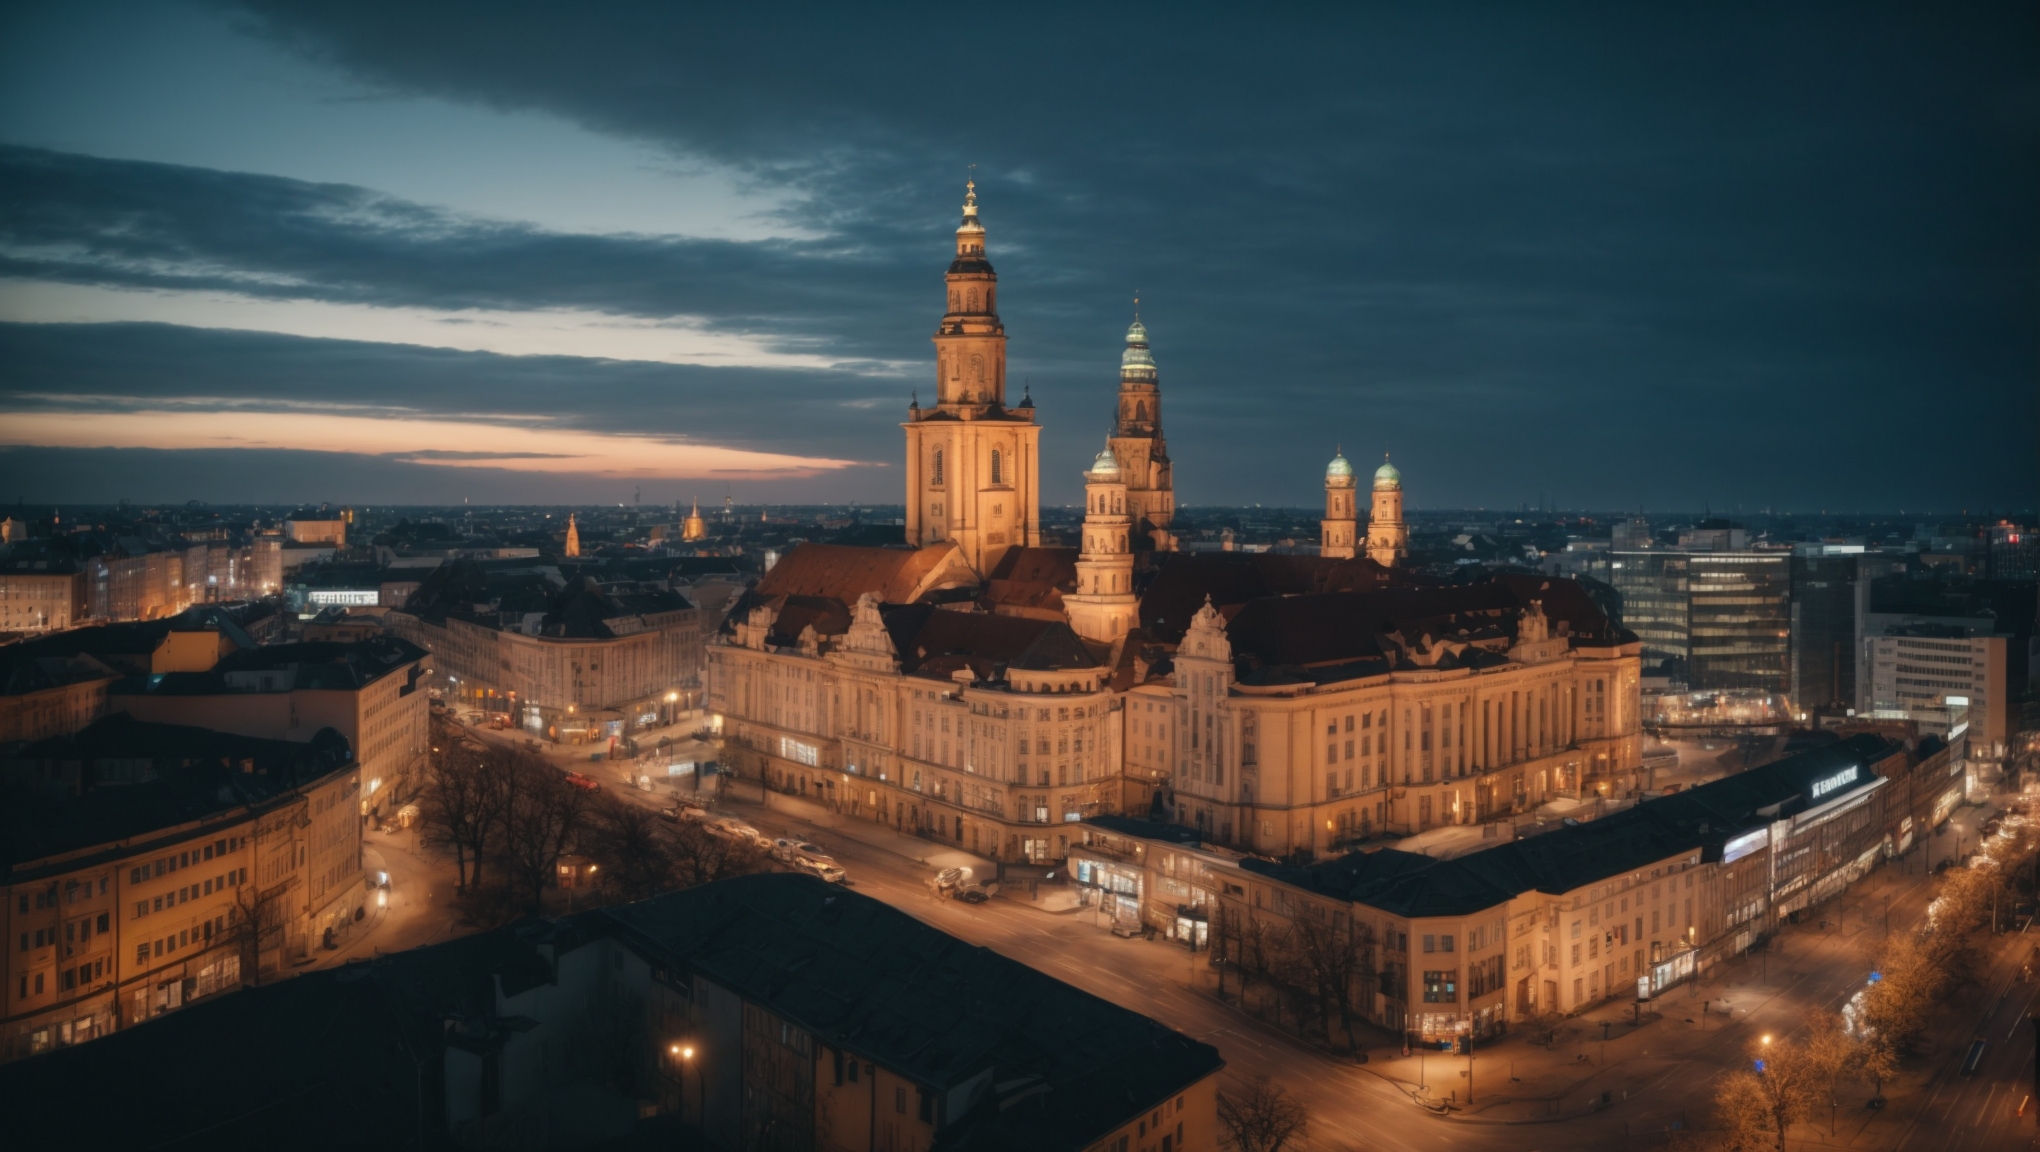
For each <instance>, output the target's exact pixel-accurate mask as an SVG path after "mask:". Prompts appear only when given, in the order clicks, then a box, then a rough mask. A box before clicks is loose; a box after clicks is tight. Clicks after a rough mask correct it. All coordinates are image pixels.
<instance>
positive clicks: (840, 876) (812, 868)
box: [794, 857, 850, 884]
mask: <svg viewBox="0 0 2040 1152" xmlns="http://www.w3.org/2000/svg"><path fill="white" fill-rule="evenodd" d="M794 867H796V868H799V869H800V870H801V871H803V872H810V873H813V874H814V875H816V876H819V877H821V878H822V879H823V880H824V881H827V882H828V883H830V884H848V883H849V882H850V874H849V873H848V872H845V871H843V866H842V865H840V864H837V863H836V862H835V861H833V860H815V859H810V858H807V857H802V858H801V859H798V860H796V861H794Z"/></svg>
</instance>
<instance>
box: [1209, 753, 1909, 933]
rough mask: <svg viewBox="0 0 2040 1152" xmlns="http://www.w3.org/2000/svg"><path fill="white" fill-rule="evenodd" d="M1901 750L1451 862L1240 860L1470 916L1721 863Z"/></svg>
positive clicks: (1309, 885)
mask: <svg viewBox="0 0 2040 1152" xmlns="http://www.w3.org/2000/svg"><path fill="white" fill-rule="evenodd" d="M1904 754H1905V753H1904V749H1903V748H1901V747H1900V746H1899V745H1897V744H1894V743H1892V742H1890V741H1888V740H1885V739H1883V738H1882V737H1879V736H1875V735H1869V734H1864V735H1858V736H1852V737H1850V738H1848V739H1846V740H1841V741H1837V742H1835V743H1832V744H1827V745H1824V746H1822V747H1819V748H1814V749H1810V750H1808V751H1805V752H1801V753H1799V754H1798V755H1795V756H1789V757H1786V758H1785V759H1783V760H1779V761H1776V762H1774V763H1771V764H1766V765H1764V766H1762V767H1758V768H1752V769H1750V770H1749V771H1747V772H1742V773H1738V774H1737V775H1734V776H1729V777H1726V778H1724V779H1721V780H1716V781H1713V782H1711V783H1708V784H1702V785H1700V786H1699V787H1697V788H1694V789H1692V790H1691V791H1687V792H1679V793H1675V794H1673V795H1671V796H1665V797H1660V798H1658V799H1654V800H1646V801H1644V802H1643V803H1641V804H1638V805H1636V806H1635V807H1633V808H1627V809H1624V810H1623V811H1621V812H1618V813H1616V814H1614V815H1612V816H1607V817H1603V818H1602V819H1599V820H1593V821H1588V822H1586V823H1583V824H1573V825H1567V826H1565V827H1562V828H1559V829H1557V830H1556V831H1552V832H1547V833H1545V834H1544V835H1542V836H1534V837H1531V838H1529V839H1527V840H1517V841H1514V842H1512V843H1508V844H1500V845H1497V846H1495V847H1493V848H1487V849H1483V850H1482V851H1479V852H1474V853H1470V854H1468V855H1465V856H1459V857H1456V858H1454V859H1450V860H1436V859H1433V858H1432V857H1429V856H1419V855H1416V854H1414V853H1409V852H1399V851H1396V850H1395V849H1383V850H1380V851H1376V852H1365V853H1352V854H1349V855H1346V856H1340V857H1335V858H1333V859H1330V860H1324V861H1320V862H1318V863H1316V864H1311V865H1307V866H1302V867H1298V866H1293V865H1284V864H1274V863H1270V862H1268V861H1264V860H1253V859H1248V860H1244V861H1242V862H1241V864H1240V866H1241V867H1242V868H1245V869H1247V870H1249V871H1253V872H1259V873H1261V874H1263V875H1266V876H1269V877H1271V878H1274V879H1277V880H1281V881H1282V882H1284V883H1287V884H1292V885H1294V886H1296V887H1299V888H1303V889H1306V890H1308V891H1312V892H1322V893H1324V894H1326V895H1329V896H1335V897H1337V898H1339V899H1343V900H1350V901H1353V902H1356V903H1361V904H1366V905H1368V906H1369V907H1373V908H1379V909H1381V910H1383V911H1385V912H1393V913H1396V914H1398V915H1402V916H1409V917H1425V916H1464V915H1470V914H1472V913H1475V912H1479V911H1481V910H1483V909H1486V908H1492V907H1494V906H1495V905H1497V904H1500V903H1502V902H1503V901H1506V900H1508V899H1511V898H1513V897H1515V896H1519V895H1521V894H1522V893H1524V892H1529V891H1533V890H1534V891H1538V892H1544V893H1547V894H1551V895H1558V894H1561V893H1565V892H1571V891H1573V890H1575V889H1578V888H1580V887H1582V886H1584V885H1588V884H1593V883H1595V882H1597V881H1601V880H1606V879H1608V878H1610V877H1613V876H1619V875H1622V874H1623V873H1625V872H1633V871H1636V870H1637V869H1639V868H1642V867H1645V866H1647V865H1649V864H1652V863H1655V862H1657V861H1660V860H1664V859H1666V858H1668V857H1671V856H1675V855H1678V854H1679V853H1682V852H1691V851H1698V852H1700V853H1701V856H1702V859H1706V860H1719V859H1720V858H1721V853H1722V848H1723V846H1724V845H1725V844H1726V843H1727V842H1728V841H1729V840H1730V839H1731V838H1733V837H1734V836H1735V835H1737V834H1738V833H1739V832H1741V831H1744V830H1746V829H1750V828H1754V827H1757V826H1761V825H1766V824H1769V823H1770V822H1771V821H1773V820H1777V819H1781V818H1785V817H1790V816H1793V815H1796V814H1797V813H1799V812H1803V811H1805V810H1806V809H1807V808H1809V807H1812V806H1814V804H1815V798H1814V797H1813V796H1812V795H1811V792H1812V786H1813V784H1814V782H1815V781H1825V780H1829V779H1831V778H1832V777H1833V776H1834V775H1835V774H1836V773H1837V772H1840V771H1843V770H1846V769H1847V768H1849V767H1851V766H1854V767H1857V768H1859V769H1860V771H1859V772H1858V773H1857V774H1856V777H1855V778H1854V779H1852V780H1849V781H1847V782H1845V784H1844V786H1842V787H1840V788H1837V789H1835V790H1834V791H1832V792H1830V793H1826V794H1824V795H1823V796H1821V797H1820V798H1819V800H1818V802H1819V803H1822V804H1825V803H1827V802H1829V801H1830V800H1832V799H1839V798H1841V797H1843V796H1847V795H1849V794H1851V793H1853V792H1856V791H1859V790H1861V789H1862V788H1864V787H1866V786H1868V785H1869V784H1870V783H1871V782H1872V780H1873V779H1875V768H1876V766H1877V765H1878V764H1880V763H1882V762H1883V761H1885V760H1886V759H1888V758H1889V757H1891V756H1894V755H1904Z"/></svg>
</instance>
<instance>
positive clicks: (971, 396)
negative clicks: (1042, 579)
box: [901, 181, 1041, 574]
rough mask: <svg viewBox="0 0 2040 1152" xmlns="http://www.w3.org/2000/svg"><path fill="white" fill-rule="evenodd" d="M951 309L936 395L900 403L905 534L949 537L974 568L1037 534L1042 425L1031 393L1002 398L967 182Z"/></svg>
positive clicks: (993, 299)
mask: <svg viewBox="0 0 2040 1152" xmlns="http://www.w3.org/2000/svg"><path fill="white" fill-rule="evenodd" d="M945 279H946V280H947V287H948V291H949V308H948V311H946V312H944V313H943V314H942V323H941V325H940V326H939V327H937V328H936V330H935V337H934V340H935V403H934V404H933V405H932V406H930V407H927V408H923V407H921V404H920V399H919V397H916V398H915V400H914V402H913V403H912V404H911V405H909V406H908V408H907V420H906V423H905V424H903V425H901V427H903V428H905V429H906V433H907V467H906V482H907V542H908V543H910V544H914V545H918V546H926V545H929V544H939V543H941V542H943V541H945V540H953V541H955V542H956V544H957V546H958V547H959V548H961V549H962V550H963V555H964V558H965V559H966V560H967V561H968V562H969V563H970V565H971V567H973V568H975V569H976V570H977V571H978V572H979V573H980V574H983V573H987V572H990V571H991V570H992V567H993V566H994V565H996V564H997V563H998V559H999V556H1000V555H1001V554H1002V553H1004V552H1005V550H1006V549H1008V548H1014V547H1026V546H1031V545H1037V544H1039V543H1040V542H1041V481H1040V467H1039V460H1040V441H1041V428H1040V427H1039V426H1038V425H1036V424H1035V422H1034V400H1033V399H1032V397H1029V398H1026V399H1023V400H1022V401H1021V402H1020V404H1019V405H1018V406H1017V407H1012V408H1009V407H1007V406H1006V326H1005V325H1004V324H1002V323H1000V322H999V311H998V292H999V277H998V274H997V273H995V272H993V271H992V262H991V261H990V260H988V259H986V257H985V228H984V225H983V224H981V223H979V221H978V203H977V183H976V181H972V182H970V183H969V184H967V185H965V194H964V198H963V223H962V224H960V225H958V227H957V229H956V258H955V259H954V260H952V261H951V262H950V264H949V273H948V275H947V276H946V277H945Z"/></svg>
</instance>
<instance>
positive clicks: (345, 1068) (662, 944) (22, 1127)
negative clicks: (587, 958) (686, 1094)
mask: <svg viewBox="0 0 2040 1152" xmlns="http://www.w3.org/2000/svg"><path fill="white" fill-rule="evenodd" d="M606 937H613V938H616V939H617V940H618V941H619V942H620V943H622V944H624V945H625V946H627V947H629V948H631V949H633V950H634V951H638V952H640V953H642V954H644V955H646V957H647V958H648V959H651V960H653V961H654V962H655V963H658V964H664V965H671V966H674V967H679V968H683V969H687V970H691V971H693V972H695V973H697V974H699V975H701V976H703V977H705V978H707V979H710V980H713V981H715V982H716V983H718V984H722V985H724V986H726V987H729V988H731V989H733V990H735V991H736V992H738V993H739V994H741V995H743V996H744V997H746V998H747V999H750V1000H753V1001H754V1002H756V1003H758V1004H760V1005H761V1006H762V1007H764V1008H766V1009H767V1010H769V1011H771V1012H773V1013H774V1014H776V1015H779V1016H781V1017H783V1018H785V1019H787V1020H789V1021H791V1022H793V1023H795V1024H797V1025H799V1026H800V1027H802V1028H804V1029H807V1030H808V1031H810V1032H812V1033H814V1034H815V1035H816V1036H817V1037H818V1038H820V1040H821V1041H822V1042H823V1043H825V1044H828V1045H831V1046H834V1047H839V1048H842V1049H846V1050H849V1051H852V1052H857V1053H861V1054H864V1055H866V1056H868V1057H869V1058H870V1059H872V1060H873V1061H874V1062H880V1063H884V1064H886V1065H887V1066H889V1067H892V1068H896V1069H900V1070H902V1071H904V1072H906V1073H907V1074H909V1075H910V1076H912V1077H914V1078H916V1079H919V1080H921V1081H922V1082H923V1083H925V1084H927V1085H928V1086H929V1087H931V1088H935V1089H937V1090H947V1089H950V1088H953V1087H956V1086H958V1085H961V1084H964V1083H966V1082H969V1081H971V1080H972V1078H973V1077H976V1076H978V1074H979V1073H981V1072H986V1071H989V1072H991V1073H992V1075H991V1076H989V1077H987V1078H986V1080H987V1081H988V1084H987V1086H986V1088H985V1089H984V1090H983V1091H982V1093H981V1094H980V1095H979V1096H978V1098H977V1101H976V1103H975V1105H974V1106H972V1107H970V1108H968V1109H967V1110H965V1111H964V1112H963V1113H962V1114H961V1115H960V1116H959V1117H956V1118H954V1119H953V1121H952V1122H951V1123H950V1124H949V1125H948V1126H947V1127H945V1128H944V1130H943V1132H942V1134H941V1137H940V1138H939V1139H938V1141H937V1142H936V1145H935V1149H936V1150H937V1152H952V1150H962V1149H971V1150H982V1149H994V1148H996V1149H1009V1148H1011V1149H1019V1148H1026V1149H1043V1150H1055V1149H1070V1150H1072V1152H1075V1150H1077V1149H1082V1148H1086V1147H1089V1146H1091V1145H1093V1144H1095V1143H1096V1142H1097V1141H1098V1140H1099V1139H1100V1138H1102V1137H1103V1136H1104V1135H1105V1133H1107V1132H1109V1131H1110V1130H1111V1129H1112V1128H1114V1127H1116V1126H1117V1125H1118V1124H1120V1123H1123V1122H1125V1121H1127V1120H1129V1119H1131V1118H1133V1117H1135V1116H1137V1115H1140V1114H1142V1113H1144V1112H1145V1111H1147V1110H1149V1109H1150V1108H1153V1107H1158V1106H1159V1105H1160V1104H1161V1103H1162V1102H1163V1101H1164V1100H1167V1099H1169V1098H1170V1097H1171V1096H1173V1095H1174V1094H1175V1093H1177V1092H1178V1091H1180V1090H1181V1089H1183V1088H1185V1087H1188V1086H1189V1085H1190V1084H1192V1083H1195V1082H1196V1081H1198V1080H1201V1079H1203V1078H1204V1077H1206V1076H1208V1075H1211V1074H1212V1073H1214V1072H1216V1071H1218V1070H1219V1069H1220V1068H1221V1067H1223V1062H1222V1061H1221V1060H1220V1059H1219V1056H1218V1052H1217V1050H1216V1049H1214V1048H1212V1047H1211V1046H1210V1045H1207V1044H1200V1043H1197V1042H1196V1041H1194V1040H1191V1039H1190V1038H1188V1037H1186V1036H1183V1035H1180V1034H1178V1033H1176V1032H1173V1031H1171V1030H1169V1029H1167V1028H1164V1027H1162V1026H1161V1025H1160V1024H1157V1023H1155V1022H1154V1021H1152V1020H1149V1019H1147V1018H1146V1017H1144V1016H1141V1015H1139V1014H1138V1013H1134V1012H1131V1011H1128V1010H1126V1009H1124V1008H1119V1007H1117V1006H1115V1005H1113V1004H1110V1003H1107V1002H1106V1001H1104V1000H1101V999H1098V998H1097V997H1095V996H1091V995H1089V994H1087V993H1084V992H1081V991H1078V990H1077V989H1075V988H1072V987H1070V986H1069V985H1066V984H1063V983H1061V982H1060V981H1057V980H1055V979H1052V978H1050V977H1048V976H1046V975H1043V974H1042V973H1040V972H1036V971H1034V970H1033V969H1031V968H1028V967H1026V966H1025V965H1022V964H1019V963H1017V962H1015V961H1012V960H1008V959H1006V958H1004V957H1002V956H999V955H997V954H996V953H993V952H991V951H989V950H987V949H983V948H977V947H973V946H971V945H969V944H965V943H964V942H963V941H961V940H957V939H955V938H954V937H951V936H948V935H946V934H945V933H942V932H940V931H938V930H936V929H934V928H932V927H929V926H928V925H926V924H923V923H921V922H920V921H918V920H916V919H914V918H913V917H911V916H908V915H907V914H905V913H903V912H899V911H897V910H895V909H893V908H891V907H890V906H888V905H885V904H882V903H880V902H878V901H876V900H873V899H871V898H870V897H866V896H860V895H858V894H856V893H854V892H849V891H846V890H844V889H842V888H838V887H835V886H833V885H826V884H823V883H822V882H821V881H819V880H816V879H814V878H811V877H806V876H796V875H791V874H786V873H777V874H772V875H764V876H751V877H745V878H742V879H737V880H725V881H721V882H719V883H716V884H711V885H707V886H705V887H702V888H697V889H693V890H691V891H686V892H673V893H668V894H666V895H664V896H659V897H655V898H654V899H651V900H647V901H644V902H643V903H639V904H633V905H628V906H625V907H622V908H615V909H602V910H596V911H591V912H584V913H581V914H579V915H578V916H574V917H570V918H567V919H563V920H554V921H527V922H525V923H522V924H517V925H512V926H510V927H507V928H500V929H496V930H495V931H491V932H485V933H480V934H477V935H474V936H469V937H464V938H462V939H459V940H454V941H450V942H448V943H445V944H437V945H432V946H430V947H426V948H416V949H412V950H410V951H408V952H399V953H394V954H390V955H385V956H379V957H377V958H376V959H375V960H373V961H371V962H366V963H357V964H351V965H348V966H347V967H344V968H340V969H329V970H325V971H319V972H312V973H308V974H306V975H303V976H298V977H295V978H291V979H285V980H281V981H278V982H277V983H274V984H270V985H265V986H261V987H255V988H245V989H242V990H240V991H237V992H232V993H228V994H225V995H221V996H219V997H217V998H214V999H210V1000H204V1001H200V1002H198V1003H196V1004H193V1005H192V1006H190V1007H188V1008H185V1009H183V1010H182V1011H178V1012H174V1013H171V1014H169V1015H167V1016H164V1017H162V1018H159V1019H157V1020H152V1021H150V1022H149V1023H147V1024H143V1025H140V1026H138V1027H133V1028H128V1029H124V1030H122V1031H119V1032H116V1033H114V1034H113V1035H111V1036H107V1037H105V1038H102V1039H99V1040H95V1041H92V1042H90V1043H87V1044H82V1045H79V1046H77V1047H74V1048H63V1049H58V1050H56V1051H52V1052H48V1053H44V1054H43V1055H40V1056H36V1057H32V1058H30V1059H27V1060H19V1061H15V1062H13V1063H11V1064H6V1065H0V1099H7V1100H16V1101H31V1100H32V1101H35V1102H36V1106H35V1107H33V1108H21V1109H16V1111H15V1114H14V1115H13V1116H12V1117H10V1119H9V1122H8V1123H9V1128H8V1136H9V1138H10V1139H11V1140H12V1141H13V1142H14V1143H15V1144H17V1145H18V1146H20V1147H23V1148H59V1147H67V1146H73V1145H76V1144H77V1139H76V1135H77V1131H78V1125H79V1124H80V1123H81V1120H80V1118H81V1117H88V1118H89V1124H90V1126H91V1129H92V1131H91V1138H90V1141H89V1143H90V1144H91V1145H92V1146H94V1147H109V1148H177V1149H182V1148H192V1149H201V1148H203V1149H216V1148H240V1147H253V1146H257V1145H260V1144H269V1143H274V1142H275V1141H276V1134H277V1133H278V1132H288V1133H289V1139H288V1141H287V1143H288V1144H289V1145H290V1146H291V1147H292V1148H302V1149H323V1148H347V1149H358V1148H377V1149H402V1148H441V1147H449V1146H451V1144H450V1141H449V1139H448V1134H447V1132H446V1130H445V1124H444V1121H443V1117H444V1115H445V1111H444V1109H445V1103H444V1101H445V1096H444V1090H443V1080H442V1075H441V1069H442V1068H443V1066H444V1065H443V1058H444V1054H445V1050H446V1047H447V1046H448V1044H449V1043H450V1042H451V1043H458V1042H459V1038H458V1037H454V1038H453V1039H452V1040H449V1032H450V1030H449V1024H448V1022H449V1021H460V1022H462V1023H463V1027H465V1026H466V1025H467V1024H468V1023H470V1022H477V1021H480V1020H482V1019H484V1018H486V1017H489V1016H490V1014H492V1013H493V1012H494V1011H496V1009H497V1005H498V1001H497V998H496V995H495V992H496V989H498V988H501V990H502V991H503V992H504V993H505V994H509V995H515V994H517V993H519V992H522V991H525V990H527V989H531V988H534V987H538V986H540V985H544V984H547V983H550V982H551V981H552V979H553V971H554V969H553V963H554V961H553V957H556V956H565V955H567V954H568V953H571V952H573V951H574V950H576V949H577V948H579V947H581V946H583V945H585V944H587V943H589V942H591V941H595V940H600V939H603V938H606ZM559 1082H560V1086H561V1087H562V1088H563V1089H567V1088H571V1086H572V1085H571V1077H563V1078H559ZM109 1084H120V1085H121V1086H122V1087H121V1099H120V1106H119V1107H117V1108H108V1107H107V1106H106V1097H105V1093H106V1086H107V1085H109ZM1001 1105H1003V1107H1002V1106H1001ZM662 1119H665V1118H662ZM655 1128H658V1125H657V1124H656V1123H654V1124H651V1125H646V1124H641V1125H640V1126H639V1129H638V1132H637V1134H636V1136H637V1139H636V1142H634V1143H629V1144H628V1145H627V1146H629V1147H639V1146H643V1147H655V1146H656V1147H674V1146H675V1144H674V1142H673V1139H672V1138H671V1137H670V1136H669V1137H667V1138H665V1139H664V1140H663V1142H655V1141H653V1140H651V1139H649V1136H650V1135H651V1133H652V1131H653V1129H655ZM661 1130H663V1129H661ZM617 1146H624V1145H617Z"/></svg>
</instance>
